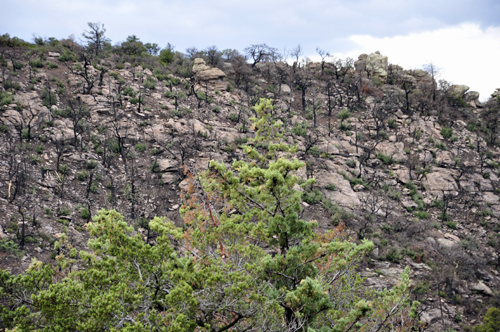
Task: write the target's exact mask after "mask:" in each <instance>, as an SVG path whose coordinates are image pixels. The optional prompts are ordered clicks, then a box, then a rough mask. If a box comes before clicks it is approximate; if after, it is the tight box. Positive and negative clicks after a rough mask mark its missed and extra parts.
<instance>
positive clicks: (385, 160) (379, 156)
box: [375, 152, 396, 165]
mask: <svg viewBox="0 0 500 332" xmlns="http://www.w3.org/2000/svg"><path fill="white" fill-rule="evenodd" d="M375 158H377V159H379V160H380V161H382V162H383V163H384V164H386V165H392V164H394V163H395V162H396V161H395V160H394V159H393V158H392V156H386V155H385V154H383V153H382V152H377V153H376V154H375Z"/></svg>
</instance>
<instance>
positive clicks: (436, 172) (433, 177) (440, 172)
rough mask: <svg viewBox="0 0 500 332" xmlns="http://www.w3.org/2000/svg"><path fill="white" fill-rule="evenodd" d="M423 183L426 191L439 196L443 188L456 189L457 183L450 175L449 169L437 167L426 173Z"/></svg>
mask: <svg viewBox="0 0 500 332" xmlns="http://www.w3.org/2000/svg"><path fill="white" fill-rule="evenodd" d="M423 185H424V188H425V190H426V191H428V192H430V193H431V194H432V195H434V196H439V197H441V196H442V191H443V190H445V191H447V190H457V189H458V185H457V183H456V182H455V179H454V178H453V176H452V175H451V173H450V170H448V169H445V168H439V167H435V168H433V169H432V172H431V173H428V174H427V175H426V179H425V180H424V181H423Z"/></svg>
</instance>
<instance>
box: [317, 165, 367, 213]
mask: <svg viewBox="0 0 500 332" xmlns="http://www.w3.org/2000/svg"><path fill="white" fill-rule="evenodd" d="M316 180H317V183H318V186H319V187H323V188H324V187H326V186H327V185H329V184H333V185H335V188H336V189H335V190H333V191H332V190H326V189H325V190H323V194H324V195H325V196H327V197H328V198H330V199H331V200H333V201H334V202H336V203H338V204H340V205H343V206H347V207H353V206H357V205H359V204H361V202H360V201H359V199H358V196H357V195H356V193H355V192H354V190H352V188H351V184H350V183H349V181H347V180H346V179H344V177H343V176H342V175H340V174H338V173H334V172H331V173H328V172H321V173H320V174H318V176H317V177H316Z"/></svg>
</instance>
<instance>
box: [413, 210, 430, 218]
mask: <svg viewBox="0 0 500 332" xmlns="http://www.w3.org/2000/svg"><path fill="white" fill-rule="evenodd" d="M415 217H417V218H418V219H429V212H427V211H416V212H415Z"/></svg>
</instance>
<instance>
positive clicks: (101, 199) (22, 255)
mask: <svg viewBox="0 0 500 332" xmlns="http://www.w3.org/2000/svg"><path fill="white" fill-rule="evenodd" d="M253 46H256V45H253ZM257 46H258V45H257ZM266 47H267V46H266ZM259 50H260V49H258V48H257V49H256V48H253V53H252V49H249V51H248V57H247V58H245V57H244V56H243V55H241V54H239V53H237V52H236V51H234V52H232V53H228V52H226V53H224V52H221V51H217V50H215V51H214V50H213V49H212V50H207V51H197V52H194V51H193V52H191V54H182V53H179V52H177V53H173V54H172V58H171V59H169V60H168V61H166V62H162V61H161V56H160V57H158V56H154V55H149V54H145V52H142V53H140V52H139V53H130V52H128V51H127V50H125V49H124V47H122V48H120V47H116V48H114V49H108V50H106V51H102V52H101V53H100V54H99V55H97V56H95V55H93V56H91V55H89V53H87V52H85V49H84V48H82V47H81V46H78V45H74V44H69V43H68V41H67V40H66V41H60V42H57V43H52V44H51V43H46V44H43V45H38V46H32V47H26V46H25V47H22V46H17V47H10V46H8V45H7V43H5V42H4V44H3V46H2V45H1V44H0V64H1V67H0V70H1V76H0V83H2V88H1V92H0V93H1V94H0V104H1V108H0V123H1V127H0V129H1V135H0V141H1V144H0V153H1V155H2V158H1V160H0V179H1V180H0V211H1V213H0V225H1V231H0V237H1V238H2V246H1V250H2V255H3V256H2V261H1V264H2V265H1V267H2V268H3V269H8V270H10V271H12V272H16V273H17V272H19V273H20V272H22V271H24V270H25V269H26V268H27V267H28V266H29V264H30V261H31V258H33V257H36V258H38V259H39V260H42V261H45V262H51V261H54V259H55V257H56V255H57V252H56V251H55V250H54V246H53V244H54V242H55V241H56V240H57V239H58V238H59V237H60V236H61V234H63V233H65V234H67V235H68V237H69V241H70V243H71V245H72V246H73V247H76V248H79V249H83V248H84V247H85V243H86V240H87V239H88V234H87V233H86V223H87V222H89V220H90V218H91V217H92V215H94V214H95V213H96V211H97V210H99V209H103V208H105V209H116V210H117V211H119V212H120V213H122V214H123V215H124V216H125V217H126V219H127V220H128V222H129V224H131V225H134V227H135V228H136V230H137V231H138V232H141V233H142V235H143V237H144V240H145V241H153V240H154V236H155V235H154V233H153V232H151V231H150V230H149V228H148V225H147V221H148V220H149V219H150V218H152V217H154V216H166V217H167V218H169V219H171V220H173V221H174V222H175V223H176V224H177V225H179V226H181V225H182V223H183V221H182V218H181V216H180V215H179V211H178V210H179V207H180V206H181V205H182V199H181V196H180V194H181V192H182V189H183V188H185V186H186V180H185V176H186V172H192V173H195V172H197V171H199V170H202V169H205V168H206V167H207V166H208V163H209V161H210V160H212V159H213V160H217V161H223V162H225V163H227V164H230V163H232V161H233V160H237V159H239V158H244V154H243V153H242V151H241V148H240V146H241V145H242V144H243V143H245V142H247V140H248V138H250V137H253V135H254V131H253V128H252V127H251V126H250V125H249V121H248V118H249V117H252V116H254V111H253V110H252V105H254V104H255V103H256V102H257V101H258V100H259V99H260V98H271V99H272V100H273V104H274V110H273V117H274V118H275V119H279V120H280V121H281V122H282V124H283V126H284V128H285V129H286V133H287V134H286V137H285V140H286V141H287V142H288V143H289V144H290V145H296V146H297V147H298V151H297V153H296V156H297V157H298V158H299V159H300V160H302V161H305V162H306V165H307V167H306V168H305V169H303V172H302V174H301V176H302V178H303V179H304V180H305V179H307V178H311V177H313V178H315V179H316V183H315V185H314V186H313V187H312V188H310V189H308V190H306V191H304V193H303V197H304V203H303V204H304V208H305V209H304V211H305V212H304V216H305V218H306V219H315V220H317V221H318V223H319V225H320V228H319V230H320V231H325V230H328V229H331V228H333V227H334V226H336V225H339V224H344V225H345V226H346V232H347V233H348V234H349V236H350V237H351V238H352V239H353V240H356V241H358V240H361V239H363V238H367V239H370V240H372V241H373V242H374V243H375V244H376V248H375V250H374V251H373V252H372V254H371V257H369V258H367V259H366V260H365V262H364V263H363V264H362V266H359V269H360V271H361V272H362V275H363V276H364V277H365V278H366V280H365V284H366V285H367V286H371V287H374V288H376V289H380V288H385V287H391V286H393V285H395V284H396V283H397V282H398V276H399V275H400V274H401V273H402V271H403V269H404V267H405V266H410V268H411V270H412V279H413V290H412V297H413V298H415V299H417V300H419V301H420V302H421V303H422V305H421V307H420V310H421V312H420V320H421V321H422V327H423V328H424V329H425V330H430V331H444V330H447V329H452V330H457V331H458V330H468V329H470V327H471V326H474V325H476V324H478V323H479V322H480V319H481V316H482V315H483V314H484V312H485V311H486V310H487V309H488V308H490V307H492V306H496V307H498V306H499V300H500V293H499V289H500V275H499V268H500V256H499V254H500V252H499V250H500V238H499V234H500V223H499V218H500V201H499V198H500V196H499V194H500V187H499V185H500V181H499V178H498V177H499V169H500V161H499V156H500V150H499V148H498V131H499V128H500V116H499V115H500V114H499V112H500V99H499V98H500V90H497V91H496V92H495V93H494V94H493V95H492V97H491V98H490V99H489V100H488V101H487V102H485V103H481V102H479V100H478V98H479V94H478V93H477V92H474V91H469V88H468V87H467V86H465V85H451V84H449V83H448V82H446V81H444V80H438V79H437V77H438V72H437V70H436V68H435V67H434V66H433V65H432V64H431V65H428V66H427V67H426V70H425V71H424V70H405V69H403V68H401V67H400V66H397V65H391V64H389V63H388V59H387V57H384V56H383V55H381V54H379V53H378V52H377V53H372V54H362V55H360V56H359V58H358V60H357V61H354V60H352V59H332V58H324V61H322V62H318V63H315V62H310V61H308V60H307V59H301V58H298V57H297V59H296V60H295V61H288V62H287V61H285V60H286V58H284V56H283V55H280V54H277V53H276V52H275V50H274V52H273V50H272V49H270V48H269V47H267V49H266V48H264V51H265V52H264V51H262V52H261V55H262V56H260V57H259V56H256V54H258V52H260V51H259ZM252 59H253V60H252ZM9 241H12V242H9ZM54 262H55V261H54Z"/></svg>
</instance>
